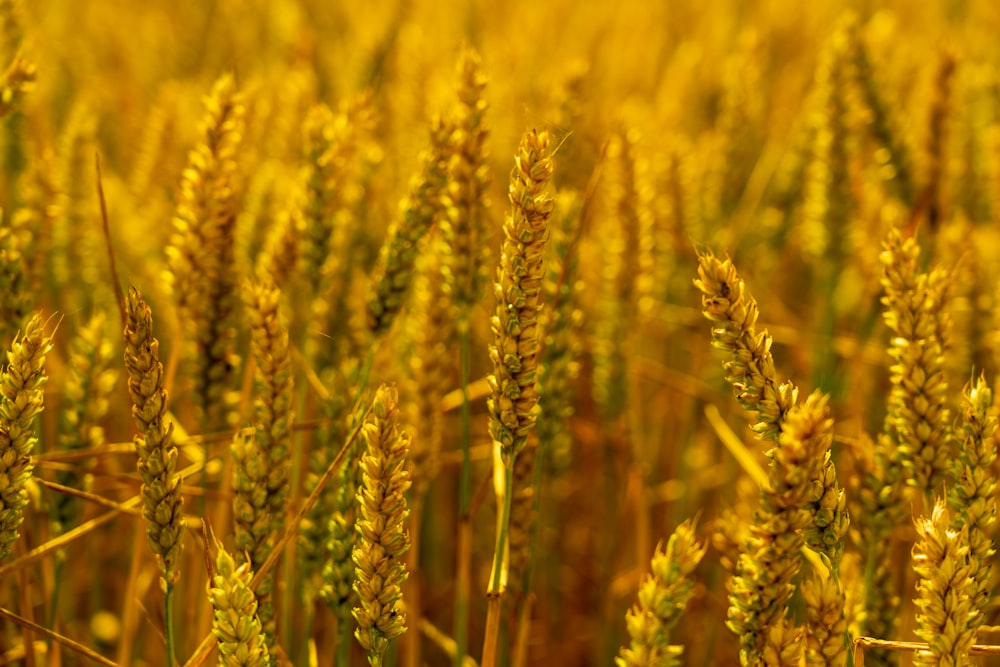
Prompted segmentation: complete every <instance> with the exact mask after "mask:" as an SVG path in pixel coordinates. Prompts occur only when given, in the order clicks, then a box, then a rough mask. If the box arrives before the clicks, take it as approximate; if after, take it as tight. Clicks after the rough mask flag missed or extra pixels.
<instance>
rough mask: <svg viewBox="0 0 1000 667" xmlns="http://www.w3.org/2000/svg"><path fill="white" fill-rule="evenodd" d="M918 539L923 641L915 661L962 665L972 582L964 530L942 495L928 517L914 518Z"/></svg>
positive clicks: (971, 635) (969, 633)
mask: <svg viewBox="0 0 1000 667" xmlns="http://www.w3.org/2000/svg"><path fill="white" fill-rule="evenodd" d="M917 534H918V535H919V536H920V539H919V540H918V541H917V544H916V545H915V546H914V547H913V569H914V570H915V571H916V573H917V574H918V575H919V576H920V581H919V583H917V599H916V600H915V601H914V603H915V604H916V605H917V609H918V612H917V630H916V633H917V636H918V637H920V638H921V639H923V640H924V641H926V642H927V643H928V644H929V647H928V649H925V650H918V651H917V653H916V655H915V656H914V661H913V663H914V664H915V665H927V666H930V665H934V666H935V667H938V666H940V665H968V664H970V663H969V650H970V649H971V648H972V644H973V643H974V641H975V638H976V631H975V626H974V624H973V623H970V620H971V619H972V618H973V617H974V616H975V615H978V613H979V612H978V611H977V610H976V608H975V604H974V598H975V590H976V582H975V579H974V571H973V566H972V564H971V563H970V561H969V539H968V537H969V534H968V530H967V529H966V528H964V527H963V528H960V529H958V530H954V529H953V528H952V527H951V516H950V514H949V512H948V509H947V507H946V505H945V503H944V501H941V500H939V501H938V502H937V503H936V504H935V505H934V511H933V512H932V513H931V516H930V517H922V518H920V519H918V520H917Z"/></svg>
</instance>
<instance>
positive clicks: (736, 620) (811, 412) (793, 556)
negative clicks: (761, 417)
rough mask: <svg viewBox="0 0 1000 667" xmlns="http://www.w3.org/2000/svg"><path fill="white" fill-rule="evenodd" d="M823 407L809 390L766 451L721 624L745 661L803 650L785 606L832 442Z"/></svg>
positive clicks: (781, 658) (755, 661) (821, 397)
mask: <svg viewBox="0 0 1000 667" xmlns="http://www.w3.org/2000/svg"><path fill="white" fill-rule="evenodd" d="M828 410H829V409H828V407H827V397H826V396H825V395H823V394H821V393H819V392H816V393H813V394H811V395H810V396H809V397H808V398H807V399H806V401H805V402H804V403H802V404H801V405H800V406H798V407H796V408H795V409H794V410H793V411H792V412H790V413H788V415H787V416H786V419H785V421H784V425H783V429H782V432H781V437H780V439H779V443H778V446H777V447H776V448H775V449H773V450H771V452H770V453H769V455H770V456H771V467H770V470H769V474H768V478H769V488H767V489H764V490H762V492H761V508H760V510H759V511H758V513H757V516H756V519H755V521H754V525H753V526H751V528H750V539H749V540H748V541H747V543H746V546H745V550H744V552H743V553H742V554H741V555H740V559H739V562H738V564H737V567H736V576H735V577H734V579H733V583H732V588H731V590H730V595H729V601H730V607H729V620H728V622H727V625H728V627H729V629H730V630H732V631H733V632H734V633H735V634H736V636H737V637H739V639H740V646H741V650H740V661H741V663H742V664H743V665H759V664H761V661H762V660H765V661H766V660H767V657H768V656H771V657H772V658H773V659H774V660H777V661H778V662H775V663H774V664H790V663H788V662H787V658H788V655H792V654H794V653H795V652H796V651H798V652H799V653H801V650H802V645H801V641H802V638H801V636H799V635H798V634H797V633H796V632H793V631H792V630H791V629H790V628H789V627H788V626H787V623H788V622H789V619H788V618H787V614H788V610H787V606H786V605H787V604H788V601H789V599H791V596H792V592H793V585H792V581H793V579H794V578H795V576H796V575H797V573H798V571H799V568H800V565H801V555H800V552H801V549H802V546H803V545H804V544H805V538H804V536H803V531H804V530H805V529H806V528H807V527H808V526H809V524H810V522H811V516H810V512H809V511H808V508H809V505H810V500H811V496H812V493H813V489H812V482H813V480H815V479H817V478H818V477H819V474H820V470H821V468H822V465H823V452H824V451H826V449H827V448H828V447H829V444H830V437H831V434H830V419H829V412H828ZM767 664H771V663H767Z"/></svg>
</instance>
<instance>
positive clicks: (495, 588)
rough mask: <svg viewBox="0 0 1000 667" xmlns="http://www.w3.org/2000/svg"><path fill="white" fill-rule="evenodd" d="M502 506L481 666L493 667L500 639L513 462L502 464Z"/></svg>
mask: <svg viewBox="0 0 1000 667" xmlns="http://www.w3.org/2000/svg"><path fill="white" fill-rule="evenodd" d="M503 477H504V480H503V486H504V494H503V507H502V509H501V511H500V525H499V527H498V528H497V546H496V550H495V551H494V552H493V574H492V576H491V579H490V587H489V590H488V591H487V598H488V601H489V608H488V610H487V617H486V637H485V639H484V640H483V660H482V667H494V666H495V665H496V664H497V645H498V644H499V640H500V632H499V630H500V613H501V611H502V609H503V587H502V586H501V582H503V580H504V576H503V575H504V572H503V570H504V569H506V568H505V563H506V559H505V558H504V556H505V554H506V551H507V526H508V524H509V523H510V496H511V492H512V491H513V488H514V462H513V461H511V462H510V464H508V465H506V466H504V471H503Z"/></svg>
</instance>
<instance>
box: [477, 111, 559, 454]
mask: <svg viewBox="0 0 1000 667" xmlns="http://www.w3.org/2000/svg"><path fill="white" fill-rule="evenodd" d="M549 151H550V149H549V136H548V134H547V133H546V132H537V131H535V130H530V131H528V132H527V133H526V134H525V135H524V138H523V139H522V140H521V146H520V149H519V150H518V156H517V159H516V166H515V167H514V170H513V171H512V172H511V175H510V193H509V199H510V204H511V209H510V213H509V215H508V216H507V219H506V221H505V222H504V242H503V246H502V251H501V253H502V254H501V257H500V266H499V268H498V269H497V280H496V283H495V284H494V288H493V292H494V294H495V295H496V302H497V305H496V315H494V316H493V319H492V327H493V336H494V343H493V345H491V346H490V359H491V360H492V361H493V375H491V376H490V378H489V383H490V389H491V391H492V397H491V398H490V399H489V402H488V404H489V410H490V422H489V432H490V436H491V437H492V438H493V441H494V442H495V443H497V445H499V447H500V454H501V458H502V460H503V463H504V465H505V466H507V467H510V466H511V465H512V464H513V462H514V457H515V456H517V454H518V452H520V451H521V450H522V449H523V448H524V447H525V445H526V444H527V441H528V433H529V432H530V431H531V429H532V428H533V427H534V425H535V419H536V416H537V415H536V413H535V405H536V404H537V403H538V389H537V386H536V382H535V380H536V377H535V376H536V374H537V369H538V358H537V355H538V335H539V325H538V312H539V311H540V310H541V306H542V296H543V295H542V281H543V279H544V278H545V267H544V261H543V260H544V252H545V241H546V240H547V239H548V220H549V216H550V215H551V214H552V208H553V203H552V199H551V197H550V196H549V195H548V193H547V192H546V185H547V184H548V181H549V179H550V178H551V176H552V159H551V157H550V156H551V153H550V152H549Z"/></svg>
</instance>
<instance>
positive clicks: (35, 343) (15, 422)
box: [0, 315, 52, 561]
mask: <svg viewBox="0 0 1000 667" xmlns="http://www.w3.org/2000/svg"><path fill="white" fill-rule="evenodd" d="M51 350H52V338H51V337H49V336H48V335H46V333H45V322H43V321H42V318H41V317H40V316H38V315H35V316H34V317H32V318H31V319H30V320H28V323H27V325H25V327H24V332H23V333H22V334H21V335H20V336H18V337H17V338H16V339H15V340H14V342H13V344H12V345H11V349H10V351H9V352H8V353H7V366H6V368H4V370H3V374H2V376H0V478H2V479H3V480H4V481H5V482H6V483H5V484H4V485H3V487H2V488H0V561H2V560H5V559H6V558H7V557H8V556H10V554H11V548H10V546H11V544H12V543H13V542H14V540H16V539H17V536H18V529H19V528H20V527H21V523H22V522H23V521H24V516H23V511H24V508H25V507H26V506H27V504H28V492H27V489H26V488H25V486H26V484H27V483H28V480H29V479H30V478H31V474H32V471H33V470H34V466H33V465H32V463H31V452H32V451H33V450H34V448H35V443H36V438H35V436H34V421H35V417H36V416H37V415H38V414H39V413H40V412H41V411H42V407H43V406H42V399H43V397H44V390H43V389H42V386H43V385H44V384H45V382H46V380H47V379H48V376H47V375H46V374H45V356H46V355H47V354H48V353H49V351H51Z"/></svg>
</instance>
